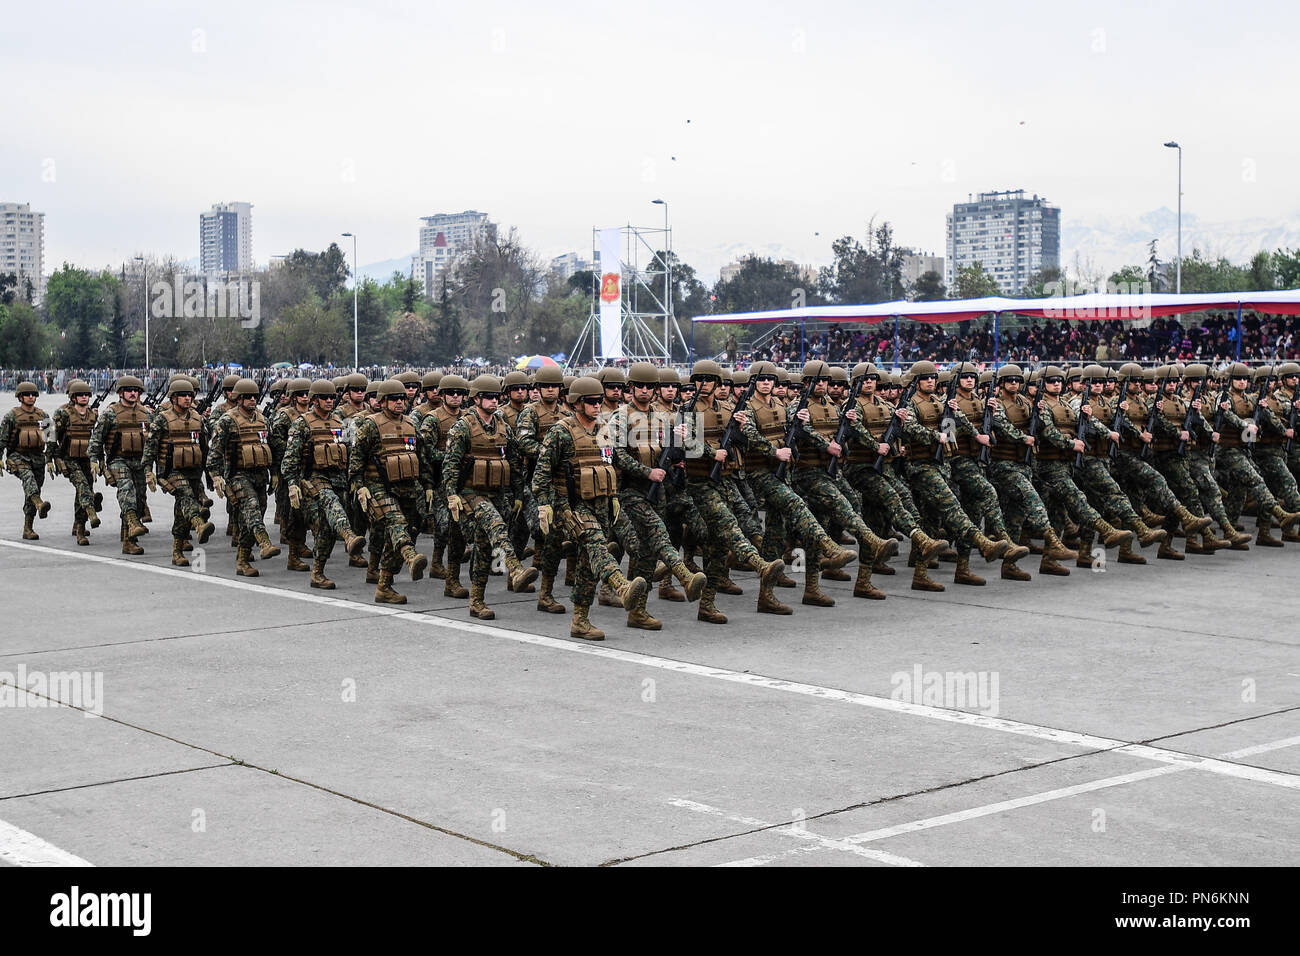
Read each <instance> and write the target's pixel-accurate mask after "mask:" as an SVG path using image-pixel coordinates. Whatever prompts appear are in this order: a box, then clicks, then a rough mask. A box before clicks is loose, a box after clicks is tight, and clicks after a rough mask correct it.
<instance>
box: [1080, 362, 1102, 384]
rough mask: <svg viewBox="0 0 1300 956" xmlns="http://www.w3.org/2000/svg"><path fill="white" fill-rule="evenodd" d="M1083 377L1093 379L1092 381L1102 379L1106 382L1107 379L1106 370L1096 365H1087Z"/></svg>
mask: <svg viewBox="0 0 1300 956" xmlns="http://www.w3.org/2000/svg"><path fill="white" fill-rule="evenodd" d="M1083 377H1084V378H1091V379H1102V380H1103V381H1104V380H1105V378H1106V370H1105V369H1104V368H1102V367H1101V366H1100V365H1095V364H1094V365H1086V366H1084V369H1083Z"/></svg>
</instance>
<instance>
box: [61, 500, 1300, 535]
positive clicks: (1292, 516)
mask: <svg viewBox="0 0 1300 956" xmlns="http://www.w3.org/2000/svg"><path fill="white" fill-rule="evenodd" d="M45 507H46V508H49V505H46V506H45ZM41 517H42V518H44V517H45V515H41ZM1273 517H1274V518H1276V519H1277V523H1278V524H1279V525H1280V526H1281V528H1282V530H1283V531H1285V530H1287V529H1288V528H1295V526H1296V525H1298V524H1300V511H1297V512H1291V511H1287V510H1286V509H1285V508H1283V507H1282V506H1281V505H1274V506H1273Z"/></svg>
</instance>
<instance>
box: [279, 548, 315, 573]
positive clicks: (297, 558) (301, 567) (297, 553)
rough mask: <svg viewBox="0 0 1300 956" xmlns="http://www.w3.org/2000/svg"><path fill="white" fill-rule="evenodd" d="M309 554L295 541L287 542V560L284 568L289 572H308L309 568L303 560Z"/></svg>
mask: <svg viewBox="0 0 1300 956" xmlns="http://www.w3.org/2000/svg"><path fill="white" fill-rule="evenodd" d="M310 554H311V552H310V551H308V550H307V549H306V548H305V547H304V546H302V545H300V544H299V543H298V542H297V541H290V542H289V558H288V560H287V562H286V564H285V568H286V569H287V570H289V571H310V570H311V567H310V566H309V565H307V564H305V563H304V562H303V560H302V559H303V558H305V557H307V556H309V555H310Z"/></svg>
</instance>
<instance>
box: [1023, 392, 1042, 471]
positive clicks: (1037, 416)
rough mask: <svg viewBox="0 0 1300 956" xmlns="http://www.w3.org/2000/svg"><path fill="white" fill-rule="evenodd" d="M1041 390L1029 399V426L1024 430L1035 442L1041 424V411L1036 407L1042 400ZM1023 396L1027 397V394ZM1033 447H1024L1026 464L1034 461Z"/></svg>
mask: <svg viewBox="0 0 1300 956" xmlns="http://www.w3.org/2000/svg"><path fill="white" fill-rule="evenodd" d="M1041 391H1042V390H1041V389H1040V390H1039V392H1040V394H1037V395H1035V396H1034V397H1033V398H1030V399H1029V428H1028V430H1027V431H1026V434H1027V435H1028V436H1029V437H1030V438H1032V439H1033V440H1034V442H1035V444H1037V442H1038V429H1039V428H1040V427H1041V426H1042V424H1043V413H1042V411H1040V410H1039V408H1038V403H1039V402H1040V401H1042V394H1041ZM1025 397H1026V398H1029V397H1028V396H1025ZM1034 447H1035V446H1034V445H1028V446H1026V448H1025V464H1026V465H1032V464H1033V462H1034Z"/></svg>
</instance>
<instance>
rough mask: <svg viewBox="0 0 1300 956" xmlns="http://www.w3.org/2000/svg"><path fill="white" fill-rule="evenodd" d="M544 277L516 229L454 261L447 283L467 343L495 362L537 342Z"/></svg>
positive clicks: (490, 240)
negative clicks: (536, 325) (535, 327)
mask: <svg viewBox="0 0 1300 956" xmlns="http://www.w3.org/2000/svg"><path fill="white" fill-rule="evenodd" d="M544 279H545V272H544V271H543V269H542V266H541V261H540V260H539V259H538V257H537V255H536V254H535V253H533V252H532V251H531V250H529V249H528V248H526V247H525V246H524V244H523V243H522V242H521V241H520V239H519V236H518V233H517V232H516V230H514V229H511V230H510V231H509V232H508V233H507V234H506V235H505V236H504V237H502V236H500V235H499V234H497V235H493V236H490V237H487V238H484V239H482V240H480V241H479V242H478V243H477V244H476V245H475V247H474V248H473V249H472V250H470V252H469V253H468V254H466V255H465V256H464V257H463V258H461V259H460V260H459V261H458V262H457V263H456V264H455V267H454V268H453V270H452V274H451V277H450V279H449V282H448V285H449V292H450V295H451V298H452V300H453V301H454V302H455V303H456V305H457V306H458V307H459V308H460V310H461V315H462V317H463V321H464V323H465V328H464V330H463V331H464V334H465V339H466V341H467V342H468V343H469V347H470V348H471V349H474V350H476V351H478V352H481V353H482V355H483V356H484V357H485V358H486V359H488V360H489V361H492V360H498V359H501V358H503V357H504V353H505V352H506V351H509V350H511V349H519V348H522V347H527V345H528V343H531V342H532V341H534V340H535V338H536V335H535V333H534V331H533V328H532V323H533V320H534V318H535V316H536V312H537V303H538V301H539V300H540V299H541V297H542V294H543V293H544V291H545V288H546V285H545V281H544ZM499 343H500V345H499Z"/></svg>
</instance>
